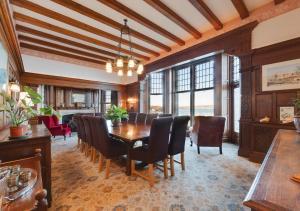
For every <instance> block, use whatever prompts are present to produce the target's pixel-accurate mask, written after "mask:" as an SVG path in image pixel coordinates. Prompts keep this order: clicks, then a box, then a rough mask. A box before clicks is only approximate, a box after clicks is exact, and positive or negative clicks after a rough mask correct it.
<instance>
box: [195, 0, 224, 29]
mask: <svg viewBox="0 0 300 211" xmlns="http://www.w3.org/2000/svg"><path fill="white" fill-rule="evenodd" d="M189 1H190V3H191V4H192V5H193V6H194V7H195V8H196V9H197V10H198V11H199V12H200V13H201V14H202V15H203V16H204V17H205V18H206V19H207V20H208V21H209V22H210V23H211V24H212V25H213V26H214V28H215V29H216V30H219V29H222V28H223V24H222V23H221V21H220V20H219V19H218V17H217V16H216V15H215V14H214V13H213V12H212V11H211V10H210V9H209V8H208V6H207V5H206V4H205V3H204V1H202V0H189Z"/></svg>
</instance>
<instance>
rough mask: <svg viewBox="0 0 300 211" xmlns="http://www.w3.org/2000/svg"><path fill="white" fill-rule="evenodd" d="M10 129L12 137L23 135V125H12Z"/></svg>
mask: <svg viewBox="0 0 300 211" xmlns="http://www.w3.org/2000/svg"><path fill="white" fill-rule="evenodd" d="M9 129H10V137H20V136H22V135H23V130H24V128H23V126H11V127H10V128H9Z"/></svg>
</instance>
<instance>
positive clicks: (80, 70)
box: [22, 54, 137, 84]
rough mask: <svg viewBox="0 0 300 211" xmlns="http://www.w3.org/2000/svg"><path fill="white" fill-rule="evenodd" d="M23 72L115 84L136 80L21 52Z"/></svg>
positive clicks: (135, 79) (135, 78)
mask: <svg viewBox="0 0 300 211" xmlns="http://www.w3.org/2000/svg"><path fill="white" fill-rule="evenodd" d="M22 59H23V63H24V68H25V72H30V73H39V74H45V75H53V76H62V77H69V78H78V79H85V80H91V81H100V82H108V83H117V84H129V83H133V82H135V81H137V76H133V77H127V76H123V77H119V76H117V74H116V73H112V74H109V73H106V72H105V70H98V69H96V68H91V67H84V66H80V65H76V64H70V63H65V62H60V61H55V60H50V59H45V58H40V57H35V56H30V55H25V54H22Z"/></svg>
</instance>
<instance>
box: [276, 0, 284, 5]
mask: <svg viewBox="0 0 300 211" xmlns="http://www.w3.org/2000/svg"><path fill="white" fill-rule="evenodd" d="M284 1H285V0H274V3H275V4H280V3H282V2H284Z"/></svg>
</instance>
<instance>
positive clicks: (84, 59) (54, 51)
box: [20, 42, 105, 65]
mask: <svg viewBox="0 0 300 211" xmlns="http://www.w3.org/2000/svg"><path fill="white" fill-rule="evenodd" d="M20 46H21V48H26V49H30V50H34V51H40V52H44V53H49V54H54V55H58V56H63V57H68V58H72V59H77V60H82V61H86V62H91V63H95V64H101V65H104V64H105V62H103V61H99V60H95V59H90V58H86V57H83V56H78V55H75V54H70V53H66V52H62V51H57V50H53V49H50V48H44V47H41V46H37V45H32V44H29V43H24V42H21V43H20Z"/></svg>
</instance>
